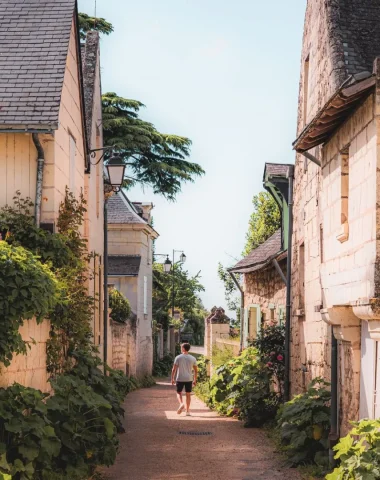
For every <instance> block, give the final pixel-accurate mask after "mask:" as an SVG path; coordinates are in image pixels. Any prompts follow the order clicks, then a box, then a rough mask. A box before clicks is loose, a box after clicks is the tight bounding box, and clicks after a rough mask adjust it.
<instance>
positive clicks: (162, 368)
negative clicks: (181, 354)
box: [153, 353, 174, 377]
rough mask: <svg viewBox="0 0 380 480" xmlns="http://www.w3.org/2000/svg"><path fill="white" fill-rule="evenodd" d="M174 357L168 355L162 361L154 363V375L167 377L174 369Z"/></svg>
mask: <svg viewBox="0 0 380 480" xmlns="http://www.w3.org/2000/svg"><path fill="white" fill-rule="evenodd" d="M173 362H174V358H173V355H171V354H170V353H168V354H167V355H165V356H164V357H163V358H162V359H159V360H155V361H154V362H153V375H154V376H155V377H166V376H167V375H169V373H170V371H171V369H172V368H173Z"/></svg>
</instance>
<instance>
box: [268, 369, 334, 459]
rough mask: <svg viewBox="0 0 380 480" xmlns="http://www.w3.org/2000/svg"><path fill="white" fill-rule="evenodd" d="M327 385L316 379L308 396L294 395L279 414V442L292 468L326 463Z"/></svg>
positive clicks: (328, 398) (327, 430)
mask: <svg viewBox="0 0 380 480" xmlns="http://www.w3.org/2000/svg"><path fill="white" fill-rule="evenodd" d="M329 385H330V384H329V383H327V382H325V380H324V379H323V378H315V379H314V380H313V381H312V382H311V383H310V385H309V387H308V390H307V392H305V393H303V394H300V395H296V396H295V397H294V398H293V399H292V400H291V401H290V402H287V403H285V404H284V405H283V406H282V407H281V408H280V410H279V413H278V418H277V420H278V428H279V430H280V435H281V441H282V443H283V444H284V445H285V446H286V448H285V450H286V451H287V453H288V455H289V457H290V461H291V462H292V463H293V464H294V465H298V464H300V463H308V462H315V463H318V464H323V463H324V462H326V460H327V449H328V433H329V429H330V400H331V393H330V391H329V390H328V389H327V388H326V387H328V386H329Z"/></svg>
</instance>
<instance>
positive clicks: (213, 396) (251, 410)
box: [208, 347, 280, 427]
mask: <svg viewBox="0 0 380 480" xmlns="http://www.w3.org/2000/svg"><path fill="white" fill-rule="evenodd" d="M279 398H280V397H279V395H278V394H277V393H276V392H272V391H271V389H270V372H269V370H268V368H267V367H266V366H265V365H264V364H262V363H261V362H260V360H259V358H258V353H257V350H256V349H254V348H252V347H250V348H247V349H246V350H244V351H243V353H242V354H241V355H240V356H239V357H236V358H233V359H232V360H230V361H229V362H227V363H226V364H224V365H223V366H221V367H220V368H218V369H217V370H216V373H215V375H213V377H212V378H211V380H210V397H209V400H208V403H209V405H210V406H211V407H212V408H215V409H216V410H217V411H218V412H220V413H222V414H225V415H238V416H239V418H240V419H241V420H244V422H245V426H246V427H257V426H261V425H262V424H264V423H265V421H267V420H269V419H270V418H273V417H274V416H275V414H276V411H277V407H278V403H279Z"/></svg>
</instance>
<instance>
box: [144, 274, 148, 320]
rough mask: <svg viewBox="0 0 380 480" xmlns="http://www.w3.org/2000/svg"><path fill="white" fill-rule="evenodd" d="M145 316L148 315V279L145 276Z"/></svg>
mask: <svg viewBox="0 0 380 480" xmlns="http://www.w3.org/2000/svg"><path fill="white" fill-rule="evenodd" d="M144 315H148V277H146V276H144Z"/></svg>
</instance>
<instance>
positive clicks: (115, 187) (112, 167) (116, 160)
mask: <svg viewBox="0 0 380 480" xmlns="http://www.w3.org/2000/svg"><path fill="white" fill-rule="evenodd" d="M113 148H114V147H112V146H109V147H102V148H96V149H93V150H90V151H89V156H90V157H91V158H96V155H97V152H103V153H102V155H101V156H100V158H99V160H98V161H97V162H95V163H92V162H91V160H89V161H90V164H91V165H98V164H99V163H100V162H101V161H103V162H104V156H105V154H106V153H107V151H110V150H111V151H112V150H113ZM104 164H105V167H106V170H107V174H108V181H109V184H108V186H110V187H111V190H112V192H114V193H119V192H120V191H121V189H122V187H123V182H124V175H125V163H124V162H123V159H122V158H121V157H120V156H119V155H115V153H113V152H112V155H111V158H110V159H109V160H106V161H105V162H104ZM106 192H107V193H109V190H105V193H106ZM107 210H108V195H107V194H106V195H105V199H104V220H103V230H104V255H103V256H104V258H103V282H104V285H103V297H104V298H103V301H104V307H103V309H104V312H103V315H104V316H103V330H104V331H103V357H104V358H103V360H104V364H107V357H108V306H109V305H108V220H107Z"/></svg>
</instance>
